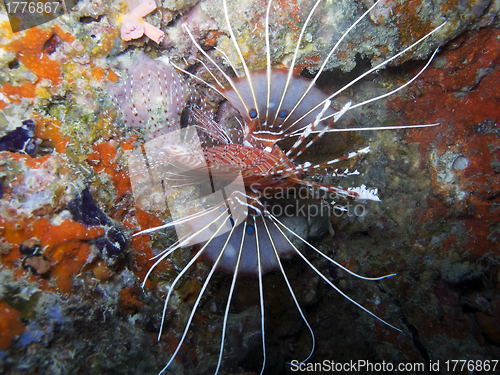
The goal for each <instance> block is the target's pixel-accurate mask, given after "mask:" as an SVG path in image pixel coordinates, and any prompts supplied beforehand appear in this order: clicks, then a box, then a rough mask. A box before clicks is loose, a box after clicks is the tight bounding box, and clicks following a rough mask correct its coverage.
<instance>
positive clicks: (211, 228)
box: [208, 224, 217, 232]
mask: <svg viewBox="0 0 500 375" xmlns="http://www.w3.org/2000/svg"><path fill="white" fill-rule="evenodd" d="M208 229H210V230H211V231H212V232H215V229H217V226H216V225H215V224H211V225H210V226H209V227H208Z"/></svg>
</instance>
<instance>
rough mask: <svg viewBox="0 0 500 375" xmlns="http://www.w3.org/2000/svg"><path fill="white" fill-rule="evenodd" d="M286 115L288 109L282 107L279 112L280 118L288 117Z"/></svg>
mask: <svg viewBox="0 0 500 375" xmlns="http://www.w3.org/2000/svg"><path fill="white" fill-rule="evenodd" d="M286 115H288V111H287V110H286V109H282V110H281V111H280V113H278V116H279V117H280V118H285V117H286Z"/></svg>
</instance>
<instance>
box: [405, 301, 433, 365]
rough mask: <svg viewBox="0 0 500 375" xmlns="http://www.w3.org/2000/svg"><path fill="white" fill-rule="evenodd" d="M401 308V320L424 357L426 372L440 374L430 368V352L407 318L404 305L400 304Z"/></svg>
mask: <svg viewBox="0 0 500 375" xmlns="http://www.w3.org/2000/svg"><path fill="white" fill-rule="evenodd" d="M398 304H399V303H398ZM399 305H400V304H399ZM400 308H401V320H402V321H403V324H404V325H405V326H406V327H407V328H408V331H410V334H411V336H412V338H413V345H415V348H416V349H417V350H418V352H419V353H420V355H421V356H422V358H423V359H424V365H425V372H426V373H427V374H439V371H433V370H431V369H430V367H429V363H430V360H431V359H430V357H429V353H428V352H427V349H426V347H425V346H424V345H423V344H422V342H421V341H420V336H419V334H418V330H417V328H415V326H414V325H413V324H411V323H410V322H409V321H408V320H407V319H406V316H405V314H404V312H403V307H402V306H401V305H400Z"/></svg>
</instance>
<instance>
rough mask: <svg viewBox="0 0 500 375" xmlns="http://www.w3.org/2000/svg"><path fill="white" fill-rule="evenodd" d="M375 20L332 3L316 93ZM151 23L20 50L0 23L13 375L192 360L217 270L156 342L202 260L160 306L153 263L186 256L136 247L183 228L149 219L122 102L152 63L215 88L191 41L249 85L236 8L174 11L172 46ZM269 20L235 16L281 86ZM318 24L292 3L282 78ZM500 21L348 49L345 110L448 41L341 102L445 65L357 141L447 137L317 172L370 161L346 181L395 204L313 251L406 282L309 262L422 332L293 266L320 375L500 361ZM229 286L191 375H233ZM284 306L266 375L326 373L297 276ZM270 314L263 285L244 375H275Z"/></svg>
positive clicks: (236, 342)
mask: <svg viewBox="0 0 500 375" xmlns="http://www.w3.org/2000/svg"><path fill="white" fill-rule="evenodd" d="M372 4H373V2H372V1H369V0H365V1H359V2H354V1H344V0H341V1H335V2H331V1H325V2H324V3H320V5H319V6H318V9H317V11H316V12H315V13H314V14H313V16H312V21H311V26H310V27H309V28H308V29H307V30H306V33H305V34H304V42H303V44H302V46H301V48H300V50H299V55H298V60H297V72H300V71H302V74H303V75H305V76H308V77H311V76H312V74H314V72H315V71H316V70H317V69H318V68H319V67H320V66H321V64H322V61H323V58H324V57H325V56H326V55H327V54H328V52H329V50H330V48H331V47H332V46H333V45H334V44H335V43H336V42H337V41H338V40H339V38H340V37H341V35H342V33H343V31H344V30H346V29H347V28H348V27H349V26H350V25H351V24H352V23H353V22H354V21H355V20H356V19H357V17H358V16H359V15H361V14H362V13H363V12H364V11H365V10H366V9H367V8H368V7H369V6H371V5H372ZM137 5H138V3H137V2H135V3H134V2H132V1H131V2H130V3H124V2H119V1H104V0H94V1H88V0H84V1H80V2H78V3H77V4H76V6H75V7H74V8H73V9H70V10H68V14H67V15H63V16H61V17H59V18H57V19H55V20H54V21H51V22H49V23H46V24H43V25H40V26H38V27H33V28H30V29H28V30H25V31H22V32H19V33H12V29H11V27H10V24H9V22H8V19H7V16H5V14H4V13H2V14H1V15H0V110H1V112H0V222H1V223H0V237H1V238H0V328H1V329H0V372H2V373H6V374H38V373H46V374H49V373H50V374H66V373H69V374H103V373H117V374H129V373H130V374H138V373H141V374H156V373H158V372H159V371H160V370H161V369H162V368H163V366H164V365H165V364H166V362H167V361H168V360H169V358H170V356H171V354H172V353H173V351H174V350H175V347H176V345H177V343H178V342H179V338H180V336H181V334H182V332H183V329H184V325H185V323H186V321H187V317H188V316H189V313H190V311H191V307H192V305H193V303H194V301H195V299H196V297H197V295H198V292H199V291H200V289H201V285H202V284H203V280H204V278H205V276H206V274H207V273H208V270H209V269H210V265H209V264H207V263H204V262H199V263H197V264H196V265H195V266H193V267H192V270H190V272H189V274H188V276H187V277H186V278H185V279H184V280H183V281H181V283H180V286H179V288H178V289H176V291H175V293H174V295H173V301H172V303H171V307H172V308H171V309H170V310H169V311H168V314H167V319H166V322H165V327H164V331H163V335H162V338H161V339H160V340H159V342H157V336H158V330H159V327H160V319H161V313H162V309H163V298H164V297H165V295H166V293H167V292H168V290H169V286H170V284H171V282H172V280H173V279H174V278H175V276H176V274H177V272H178V270H179V269H181V268H182V267H184V266H185V265H186V264H187V261H188V259H189V258H190V257H191V255H192V249H190V248H187V249H182V250H179V251H177V252H176V253H174V254H173V256H172V257H171V258H170V259H169V260H168V261H165V262H164V263H162V264H161V265H160V266H159V267H157V268H156V269H155V270H154V272H153V273H152V274H151V275H150V276H149V278H148V279H147V280H146V283H145V286H144V288H143V289H141V283H142V282H143V279H144V277H145V275H146V273H147V271H148V269H149V267H150V266H151V264H152V261H150V260H149V259H150V258H152V257H153V256H154V255H156V254H158V253H159V252H160V251H161V250H163V249H165V248H166V247H168V246H169V245H171V244H172V243H173V242H174V241H175V234H174V233H173V231H163V232H161V233H153V234H144V235H140V236H135V237H132V235H133V234H134V233H136V232H138V231H140V230H142V229H147V228H150V227H153V226H158V225H161V224H162V223H164V222H165V221H166V220H168V219H169V212H159V211H155V210H153V209H149V210H148V209H145V208H144V207H142V208H141V207H138V206H137V205H136V202H135V200H134V196H133V193H132V189H131V187H130V181H129V173H128V157H129V155H130V154H131V152H132V151H133V150H134V149H135V148H136V147H137V146H138V145H139V146H140V145H141V144H142V143H143V142H144V134H141V133H140V132H139V133H138V132H137V131H136V130H134V129H131V128H129V127H128V126H126V124H125V123H124V121H123V118H122V116H121V115H122V113H121V112H120V110H119V109H118V107H117V106H116V104H115V103H114V102H113V100H112V94H113V88H114V87H116V86H117V85H118V86H119V85H123V83H124V82H125V81H126V80H127V76H128V73H127V70H128V68H129V67H130V66H131V64H132V61H133V59H134V56H137V55H138V54H139V53H142V52H144V53H146V54H147V55H148V56H150V57H151V58H160V59H162V60H164V61H166V60H168V59H170V60H171V61H173V62H175V63H176V64H178V65H179V66H181V67H183V68H186V69H189V71H190V72H191V73H193V74H194V75H196V76H198V77H199V78H201V79H204V80H211V79H212V78H211V77H210V75H209V74H208V73H207V71H206V69H205V68H204V67H203V65H202V64H200V63H199V62H198V61H197V59H198V58H202V56H200V54H199V52H198V50H197V49H196V47H195V46H194V45H193V43H192V42H191V40H190V39H189V38H188V37H187V36H186V33H185V31H184V29H183V28H182V26H181V25H182V24H186V25H187V26H188V27H189V29H190V30H191V32H192V34H193V36H194V38H195V39H196V40H197V41H198V43H200V45H201V46H202V47H203V48H204V49H205V50H206V51H207V53H208V54H209V55H210V56H211V57H212V58H214V59H215V60H216V61H217V62H218V63H219V64H220V65H221V66H223V67H224V69H226V71H230V68H229V67H228V66H227V64H226V63H225V61H224V58H223V56H224V54H223V53H222V52H221V51H223V52H224V53H225V54H226V55H227V56H228V57H229V59H230V60H231V61H233V62H234V63H235V65H236V67H237V69H241V64H240V63H239V59H238V56H237V53H236V51H235V49H234V47H233V46H232V44H231V42H230V39H229V35H228V28H227V25H226V23H225V19H224V12H223V8H222V2H221V1H218V0H206V1H199V2H198V1H196V0H187V1H169V0H166V1H163V2H157V4H156V5H157V9H156V10H155V11H154V12H151V13H150V14H148V15H147V16H145V18H144V19H145V20H147V22H149V23H150V24H151V25H153V26H155V27H157V28H159V29H161V30H162V31H163V32H164V33H165V36H164V38H163V39H162V41H161V42H160V43H159V44H157V43H154V42H153V41H151V40H149V39H148V37H147V36H143V37H141V38H138V39H134V40H131V41H128V42H125V41H123V40H122V39H121V38H120V26H121V17H123V15H124V14H126V13H127V12H129V11H130V10H131V9H132V8H134V7H135V6H137ZM266 7H267V3H266V2H264V1H260V0H259V1H250V0H245V1H237V2H236V1H232V2H230V3H229V4H228V10H229V16H230V19H231V25H232V27H233V30H235V33H236V36H237V38H238V40H239V44H240V47H241V49H242V53H243V55H244V57H245V59H246V61H247V63H248V65H249V67H250V69H258V68H262V67H263V66H264V64H265V60H266V55H265V42H264V36H263V33H264V25H265V14H266ZM311 7H312V4H311V3H310V2H308V1H293V2H283V1H276V2H275V3H273V7H272V11H271V15H270V25H271V28H270V31H271V33H270V35H271V40H272V43H271V59H272V61H273V64H275V65H276V66H280V65H281V64H283V65H284V66H288V65H289V64H290V62H291V60H292V56H293V52H294V49H295V45H296V42H297V39H298V36H299V34H300V31H301V27H302V24H303V22H304V21H305V19H306V18H307V16H308V12H309V10H310V8H311ZM499 10H500V2H499V1H498V0H492V1H485V0H478V1H467V2H464V1H440V0H433V1H430V0H410V1H382V2H381V3H380V5H379V6H378V7H377V8H376V9H375V10H374V11H373V12H372V13H370V14H369V17H368V18H367V19H365V20H364V21H362V22H361V23H360V24H359V25H358V27H356V28H355V29H354V30H353V31H352V33H350V34H349V35H348V37H347V38H346V39H345V40H344V41H343V42H342V43H341V44H340V46H339V49H338V50H337V51H336V53H334V54H333V56H332V58H331V60H330V61H329V62H328V64H327V66H326V70H325V72H324V73H323V75H322V76H321V78H320V79H319V80H318V85H319V86H320V87H321V88H322V89H323V90H324V91H326V92H329V93H332V92H335V91H336V90H337V89H339V88H341V87H342V86H343V85H345V84H347V83H348V82H350V81H351V80H352V79H355V78H356V77H357V76H359V75H360V74H362V73H364V72H365V71H367V70H369V69H370V68H371V67H373V66H376V65H377V64H379V63H380V62H381V61H383V60H384V59H386V58H389V57H391V56H394V55H395V54H396V53H397V52H399V51H401V50H402V49H404V48H405V47H406V46H408V45H410V44H412V43H413V42H415V41H416V40H418V39H419V38H420V37H422V36H423V35H425V34H426V33H427V32H429V31H431V30H432V29H433V28H435V27H437V26H439V25H440V24H442V23H443V22H444V21H447V23H446V25H445V26H444V27H442V28H441V29H440V30H439V31H438V32H437V33H436V34H435V35H434V36H432V37H431V38H429V39H428V40H427V41H425V42H424V43H422V44H420V45H419V46H418V47H417V48H416V49H415V50H413V51H411V52H409V53H407V54H405V55H403V56H401V57H400V58H398V59H395V60H394V61H392V62H391V63H390V66H389V67H387V68H386V69H380V71H378V72H374V73H373V74H369V75H367V76H366V77H364V78H363V79H362V80H360V81H359V82H358V83H357V84H355V85H353V86H352V87H350V88H349V89H348V90H346V91H345V92H343V93H342V94H341V95H340V96H339V97H338V98H336V100H337V101H338V103H341V104H342V103H345V102H346V101H348V100H352V101H353V102H354V103H357V102H361V101H363V100H366V99H369V98H372V97H375V96H377V95H382V94H384V93H386V92H388V91H391V90H392V89H394V88H396V87H397V86H398V85H401V84H403V83H405V82H407V81H408V80H409V79H411V78H412V77H414V76H415V75H416V74H417V73H418V72H419V71H420V69H422V67H423V65H424V64H425V61H423V60H424V59H426V58H428V57H429V55H430V54H431V53H432V52H433V51H434V50H435V49H436V48H437V47H438V46H440V51H439V52H438V54H437V56H436V57H435V59H434V61H433V62H432V64H431V65H430V66H429V67H428V68H427V70H426V71H425V72H424V73H423V74H422V75H421V76H420V77H419V78H418V79H417V80H415V82H413V83H412V84H411V85H410V86H408V87H407V88H406V89H405V90H403V91H401V92H398V93H397V94H396V95H393V96H390V97H387V98H384V99H382V100H379V101H377V102H373V103H370V104H368V105H366V106H364V107H362V108H361V109H360V110H355V111H354V110H353V111H351V113H348V114H346V116H345V118H343V119H342V124H340V126H345V127H376V126H394V125H415V124H436V123H439V125H438V126H435V127H432V128H425V129H407V130H386V131H359V132H348V133H347V132H346V133H339V135H330V136H328V137H325V139H324V140H323V141H322V142H321V143H318V144H316V145H314V146H313V147H312V148H311V149H310V150H308V151H309V153H308V154H305V155H304V156H305V158H304V159H303V160H302V161H311V162H314V161H318V162H319V161H325V160H329V159H332V158H334V157H338V156H341V155H343V154H345V153H346V152H351V151H352V150H355V149H359V148H361V147H366V146H370V148H371V152H370V153H369V154H367V155H366V156H365V157H363V158H360V159H356V160H354V159H353V160H351V161H348V162H345V163H344V164H342V165H340V166H339V168H349V169H350V170H354V169H357V170H359V171H360V172H361V174H360V175H359V176H351V177H348V178H343V179H342V180H341V181H340V182H339V183H341V184H343V185H345V186H359V185H360V184H361V183H363V184H365V185H367V186H371V187H375V188H378V191H379V196H380V199H381V202H373V203H371V204H369V205H367V206H365V209H364V210H363V213H362V215H357V214H355V213H353V212H347V213H346V214H344V215H338V216H337V215H332V216H331V217H330V218H329V219H328V220H329V221H330V222H331V225H332V228H333V231H331V233H329V234H326V235H324V236H321V237H320V238H319V239H316V240H314V242H313V244H314V245H315V246H316V247H317V248H318V249H320V250H322V251H323V252H325V253H326V254H327V255H329V256H331V257H332V258H334V259H335V260H336V261H337V262H339V263H341V264H342V265H344V266H346V267H348V268H349V269H351V270H352V271H355V272H357V273H360V274H362V275H367V276H372V277H375V276H381V275H384V274H390V273H396V274H397V276H395V277H393V278H389V279H386V280H384V281H382V282H370V281H364V280H359V279H356V278H353V277H352V276H350V275H347V274H346V273H344V272H343V271H341V270H339V269H337V268H335V267H334V266H333V265H331V264H330V263H328V262H327V261H326V260H324V259H323V258H321V257H319V256H318V255H317V254H315V253H314V252H313V251H312V250H308V249H305V250H304V251H305V254H306V255H307V256H308V258H309V259H311V261H312V263H313V264H314V265H315V266H316V267H317V268H318V269H319V270H321V271H322V272H323V273H324V274H325V275H326V276H327V277H328V278H329V280H331V281H332V282H333V283H334V284H335V285H338V286H339V288H340V289H341V290H343V291H344V292H345V293H346V294H347V295H349V296H350V297H352V298H353V299H354V300H356V301H358V302H359V303H361V304H362V305H363V306H365V307H366V308H368V309H369V310H371V311H373V312H374V313H375V314H376V315H378V316H380V317H381V318H383V319H384V320H386V321H388V322H390V323H391V324H393V325H395V326H397V327H398V328H400V329H401V330H402V331H403V332H402V333H399V332H397V331H395V330H392V329H390V328H389V327H387V326H385V325H383V324H381V323H380V322H379V321H376V320H375V319H374V318H372V317H371V316H369V315H368V314H366V313H363V312H362V311H361V310H359V309H358V308H356V307H355V306H354V305H352V304H351V303H350V302H349V301H347V300H346V299H344V298H343V297H342V296H340V295H338V294H337V293H336V292H335V291H334V290H332V289H331V288H330V287H329V286H328V285H327V284H325V283H324V282H323V281H322V280H321V279H320V278H319V277H318V276H317V275H316V274H315V273H314V272H313V271H312V270H311V269H310V268H309V267H308V266H307V265H306V264H304V263H303V262H302V261H301V259H299V258H298V257H296V258H297V259H296V258H292V259H289V260H287V261H286V262H285V268H286V270H287V275H288V277H289V279H290V280H291V284H292V286H293V288H294V290H295V292H296V294H297V299H298V301H299V303H300V305H301V306H302V308H303V310H304V312H305V315H306V316H307V318H308V321H309V323H310V324H311V327H312V329H313V331H314V332H315V337H316V350H315V352H314V355H313V357H312V358H311V360H310V362H320V361H323V360H333V361H335V362H339V363H346V362H349V361H350V360H354V361H356V360H358V359H359V360H369V361H371V362H373V363H375V362H382V361H385V362H391V363H394V364H395V365H397V364H399V363H425V364H428V363H429V362H430V361H432V362H433V363H436V362H437V361H440V365H441V368H440V369H441V371H442V372H443V373H446V372H447V369H446V367H445V361H446V360H473V361H483V362H482V363H484V361H485V360H492V359H498V358H500V355H499V354H500V353H499V352H500V293H499V292H498V290H499V285H500V284H499V274H500V273H499V271H500V264H499V261H498V259H499V256H500V250H499V249H500V247H499V245H498V243H499V241H500V225H499V222H500V207H499V193H500V191H499V189H500V175H499V174H500V142H499V136H500V127H499V126H498V122H499V121H500V118H499V117H500V115H499V111H498V104H499V100H500V91H499V90H500V89H499V88H500V73H499V69H498V67H499V64H500V31H499V28H498V26H499V22H500V21H499V16H498V14H499ZM214 47H217V48H218V49H215V48H214ZM208 66H210V65H208ZM375 73H377V74H375ZM215 74H216V75H217V76H219V73H218V72H216V73H215ZM184 84H185V85H186V86H190V87H192V88H193V90H195V91H196V92H197V95H198V98H197V100H198V101H200V102H202V103H203V105H204V106H205V108H206V109H207V111H212V112H214V113H215V112H216V111H217V109H218V107H219V105H220V106H221V107H222V108H223V109H224V108H225V107H227V103H226V104H225V103H221V98H220V97H219V96H218V95H217V94H216V93H214V92H213V91H211V90H209V89H207V88H206V87H204V85H203V84H201V83H199V82H197V81H195V80H194V79H192V78H191V79H188V78H186V80H185V82H184ZM219 112H220V110H219ZM314 178H317V179H318V180H320V181H324V182H332V183H337V181H335V180H331V178H330V177H328V176H317V177H314ZM333 232H334V233H333ZM230 284H231V277H230V276H229V275H225V274H222V273H221V274H219V273H216V275H215V279H214V280H213V281H212V283H211V286H210V287H209V288H208V290H207V292H206V297H205V299H204V300H203V301H202V304H201V306H200V308H199V309H198V311H197V313H196V314H195V316H194V322H193V326H192V329H191V332H190V334H189V335H188V338H187V341H186V342H185V344H183V346H182V348H181V351H180V352H179V355H178V356H177V357H176V360H175V361H174V362H173V364H172V365H171V371H172V372H173V373H200V374H204V373H207V374H209V373H213V371H214V369H215V365H216V363H217V359H218V354H219V345H220V334H221V323H222V317H223V314H224V309H225V306H226V301H227V295H228V290H229V286H230ZM249 291H251V292H249ZM264 294H265V303H266V317H267V318H266V319H267V320H266V342H267V367H266V368H267V370H266V371H268V373H274V374H278V373H288V372H290V365H288V364H287V362H289V361H291V360H294V359H298V360H301V359H304V358H306V357H307V355H308V354H309V351H310V348H311V338H310V335H309V331H308V329H307V327H306V326H305V325H304V324H303V323H302V318H301V316H300V314H299V313H298V311H297V309H296V307H295V304H294V302H293V300H292V299H291V298H290V295H289V293H288V291H287V286H286V284H285V282H284V281H283V279H282V277H281V275H280V274H279V272H271V273H269V274H268V275H266V276H265V277H264ZM259 314H260V307H259V299H258V282H257V281H256V280H255V279H253V278H242V279H241V281H240V282H239V283H238V284H237V286H236V290H235V293H234V299H233V307H232V310H231V315H230V318H229V324H228V332H227V339H226V340H227V344H226V355H225V357H226V358H225V359H224V364H223V366H224V367H223V369H224V373H225V374H233V373H234V374H243V373H254V372H255V373H259V372H260V368H261V363H262V362H261V361H262V349H261V336H260V335H261V334H260V317H259ZM497 370H498V369H497ZM448 372H449V373H451V372H452V371H451V370H450V371H448Z"/></svg>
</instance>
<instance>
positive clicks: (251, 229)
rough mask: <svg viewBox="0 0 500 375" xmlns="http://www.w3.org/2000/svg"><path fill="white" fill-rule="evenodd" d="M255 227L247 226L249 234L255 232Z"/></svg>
mask: <svg viewBox="0 0 500 375" xmlns="http://www.w3.org/2000/svg"><path fill="white" fill-rule="evenodd" d="M254 233H255V228H254V227H253V226H252V225H248V226H247V234H254Z"/></svg>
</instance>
